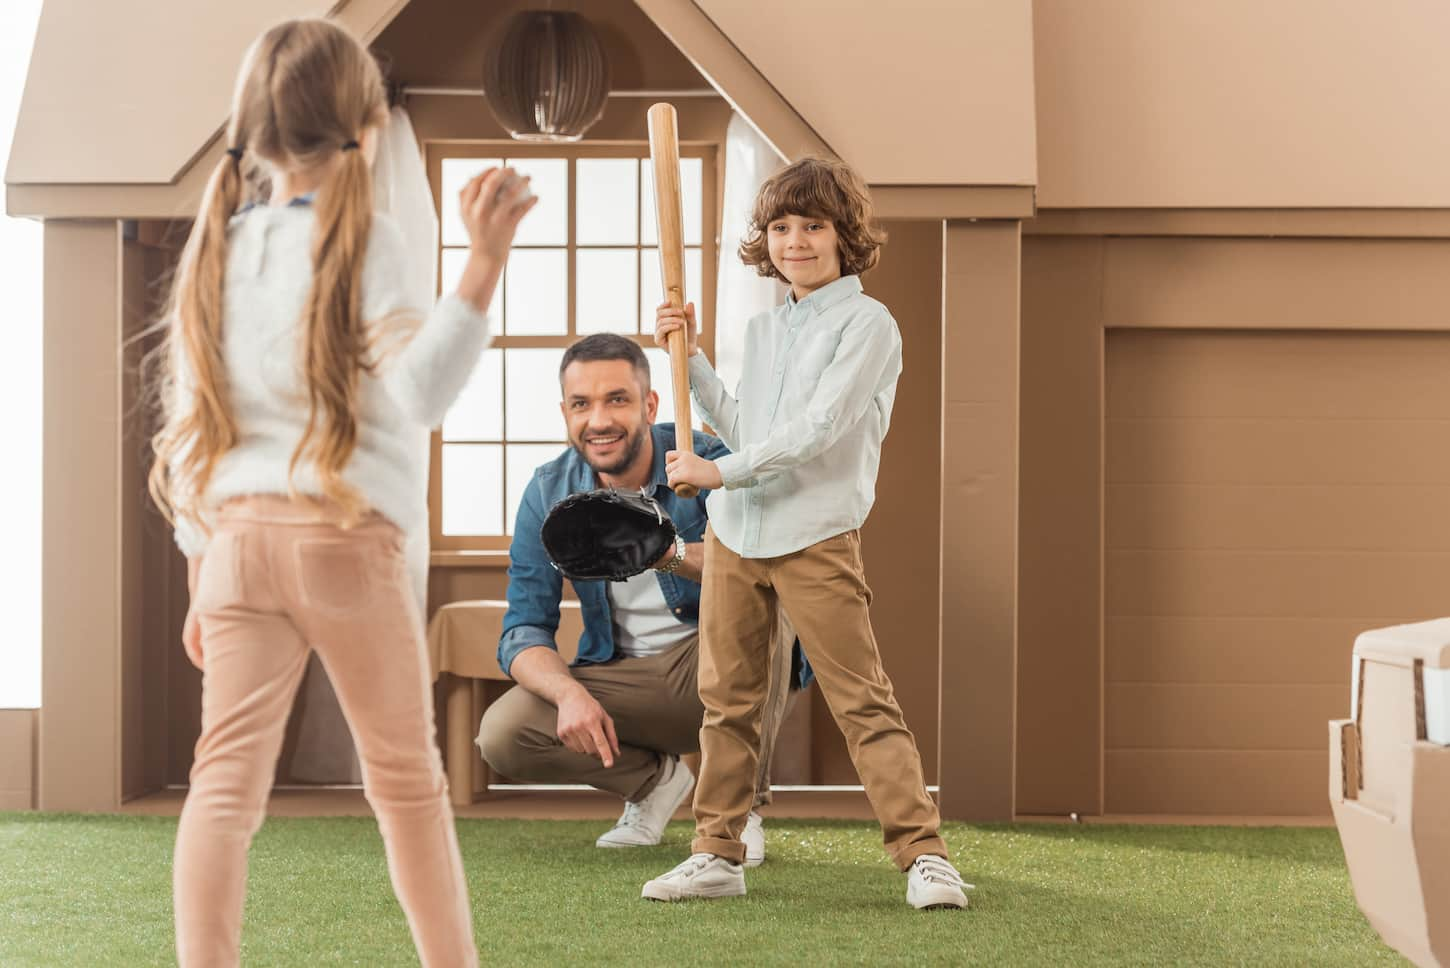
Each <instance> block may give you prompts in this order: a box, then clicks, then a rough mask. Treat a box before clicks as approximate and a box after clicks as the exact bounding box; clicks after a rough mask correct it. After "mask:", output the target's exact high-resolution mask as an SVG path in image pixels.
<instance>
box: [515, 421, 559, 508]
mask: <svg viewBox="0 0 1450 968" xmlns="http://www.w3.org/2000/svg"><path fill="white" fill-rule="evenodd" d="M563 426H564V424H563V422H562V420H561V421H560V423H559V427H560V431H561V432H562V429H563ZM567 446H568V445H567V444H564V443H558V444H509V446H508V508H507V512H506V514H507V516H506V517H505V518H504V522H505V523H506V524H507V525H508V533H509V534H513V533H514V521H515V520H517V519H518V515H519V501H520V499H522V498H523V495H524V488H525V487H526V486H527V485H528V483H529V478H531V477H533V476H534V469H535V468H537V467H538V466H539V465H540V464H546V463H548V462H549V461H551V460H553V459H554V458H555V457H558V456H559V455H560V454H561V453H563V452H564V448H566V447H567Z"/></svg>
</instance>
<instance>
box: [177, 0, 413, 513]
mask: <svg viewBox="0 0 1450 968" xmlns="http://www.w3.org/2000/svg"><path fill="white" fill-rule="evenodd" d="M386 118H387V93H386V90H385V88H384V85H383V80H382V75H381V72H380V71H379V70H378V66H377V63H376V62H375V61H374V59H373V57H372V55H371V54H369V53H368V50H367V49H366V48H365V47H364V46H363V45H362V44H361V43H359V42H358V41H357V40H356V39H355V38H354V37H353V36H352V35H351V34H349V33H348V32H347V31H346V30H344V29H342V28H341V27H339V26H337V25H336V24H333V23H330V22H328V21H326V20H315V19H305V20H289V21H286V22H285V23H281V24H278V25H277V26H275V27H273V28H272V29H270V30H268V31H267V32H266V33H264V34H263V35H262V36H261V37H259V38H258V39H257V40H256V41H255V42H254V43H253V44H252V46H251V48H250V49H249V50H248V52H247V55H246V58H245V60H244V61H243V63H242V69H241V73H240V74H239V76H238V78H237V86H236V91H235V94H234V95H233V99H232V115H231V120H230V122H229V123H228V125H227V131H226V139H227V141H226V143H227V146H228V152H227V154H225V155H223V156H222V160H221V161H220V162H219V163H218V164H217V167H216V169H215V170H214V171H213V172H212V175H211V179H210V180H209V181H208V182H207V186H206V191H205V193H204V194H203V196H202V202H201V210H200V212H199V213H198V214H197V217H196V221H195V222H194V223H193V225H192V229H191V233H190V235H189V236H188V237H187V240H186V245H185V247H184V248H183V250H182V253H181V259H180V262H179V263H178V265H177V268H176V274H175V277H174V281H173V284H172V290H171V296H170V299H169V301H168V305H167V310H166V314H165V317H164V323H163V325H164V328H165V330H166V343H165V344H164V346H163V348H162V350H161V361H162V362H161V368H160V369H161V373H160V378H161V380H162V386H161V395H160V399H161V410H162V425H161V429H160V430H159V431H158V432H157V433H156V434H155V436H154V437H153V438H152V449H153V451H154V453H155V462H154V463H153V464H152V467H151V473H150V477H149V480H148V485H149V487H150V490H151V495H152V498H153V499H154V500H155V501H156V504H157V506H158V507H159V508H160V509H161V511H162V513H163V514H164V515H166V517H167V519H168V520H171V521H173V522H174V521H175V519H176V518H177V517H183V518H187V519H190V520H192V521H194V522H196V523H197V524H198V525H201V526H202V527H203V528H204V527H205V524H204V522H203V521H202V519H201V509H200V506H199V505H200V501H201V499H202V497H203V495H204V494H205V493H206V489H207V485H208V483H209V482H210V480H211V476H212V473H213V471H214V470H215V468H216V463H217V460H218V459H219V458H220V457H221V456H222V455H223V454H225V453H226V452H227V451H228V450H230V449H231V448H232V447H234V446H235V445H236V443H237V423H236V419H235V417H234V415H233V413H232V409H231V405H230V400H229V393H228V387H227V376H226V364H225V361H224V359H223V356H222V346H223V333H222V305H223V283H224V281H225V279H224V277H225V274H226V264H227V222H228V220H229V219H230V218H231V217H232V215H233V214H234V213H236V211H237V209H238V208H239V207H240V206H241V204H242V202H243V201H244V193H245V190H246V185H247V183H248V180H249V178H255V176H257V175H258V174H265V173H266V171H268V170H270V169H275V168H286V169H289V170H309V169H316V168H318V167H320V166H330V169H329V174H328V177H327V178H326V180H325V182H324V184H323V185H322V187H321V189H320V190H319V192H318V197H317V200H316V206H315V208H316V216H317V229H316V236H315V238H314V239H313V243H312V269H313V277H312V288H311V290H310V292H309V293H308V296H307V302H306V306H305V309H304V310H303V316H302V320H301V324H302V333H301V340H302V344H301V347H300V356H301V359H302V361H303V371H304V375H305V379H306V386H307V395H308V401H309V409H308V418H307V429H306V430H305V431H304V433H303V435H302V439H301V441H300V442H299V443H298V445H297V449H296V450H295V451H294V452H293V454H292V460H291V464H290V465H289V468H288V475H289V480H290V479H291V477H292V475H293V474H295V472H296V469H297V466H298V465H299V464H300V463H302V462H303V461H311V462H312V463H313V464H314V465H315V467H316V470H317V474H318V479H319V482H320V484H321V486H322V491H323V496H324V497H325V498H327V499H329V500H331V501H333V502H335V503H336V504H337V505H338V506H339V507H340V509H341V510H342V512H343V523H345V524H347V523H351V522H353V521H355V520H356V519H357V517H358V516H359V515H360V514H361V512H362V511H363V510H364V509H365V502H364V500H363V498H362V497H361V495H360V494H359V493H358V492H357V491H356V489H355V488H352V487H351V486H349V485H348V484H346V483H345V482H344V481H343V480H342V477H341V471H342V469H343V467H344V466H345V465H346V464H347V462H348V460H349V459H350V458H351V456H352V452H353V449H354V448H355V447H356V445H357V435H358V388H359V379H360V375H361V373H362V372H364V371H367V370H370V369H371V363H370V362H369V359H368V339H367V335H366V333H365V332H364V320H363V319H362V269H363V259H364V257H365V256H366V254H367V244H368V234H369V230H370V229H371V227H372V218H373V197H372V177H371V173H370V171H369V168H368V163H367V159H366V158H365V157H364V156H363V152H362V151H360V150H357V149H358V141H359V139H361V138H362V136H363V132H364V131H365V130H366V129H368V128H370V127H374V126H377V125H380V124H382V123H383V122H384V121H385V120H386ZM339 154H340V155H341V157H340V158H339V157H338V155H339ZM294 496H295V494H294Z"/></svg>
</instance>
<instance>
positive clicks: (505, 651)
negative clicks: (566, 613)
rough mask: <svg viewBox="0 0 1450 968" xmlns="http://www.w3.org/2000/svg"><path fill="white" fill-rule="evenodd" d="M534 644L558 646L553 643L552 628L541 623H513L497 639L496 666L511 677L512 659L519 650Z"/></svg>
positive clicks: (516, 656) (556, 649)
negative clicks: (512, 625) (511, 626)
mask: <svg viewBox="0 0 1450 968" xmlns="http://www.w3.org/2000/svg"><path fill="white" fill-rule="evenodd" d="M535 646H543V647H544V648H547V649H553V650H554V651H555V652H557V651H559V647H558V646H557V645H555V644H554V632H553V630H552V629H548V628H545V627H544V626H542V625H515V626H514V627H513V628H511V629H509V630H508V631H507V632H505V633H504V634H503V638H501V639H499V643H498V667H499V668H500V669H502V670H503V674H504V675H506V676H508V677H509V678H511V679H512V678H513V676H512V674H511V673H510V672H509V669H510V668H511V667H512V666H513V664H514V659H517V658H518V656H519V653H520V652H523V651H524V650H526V649H532V648H534V647H535Z"/></svg>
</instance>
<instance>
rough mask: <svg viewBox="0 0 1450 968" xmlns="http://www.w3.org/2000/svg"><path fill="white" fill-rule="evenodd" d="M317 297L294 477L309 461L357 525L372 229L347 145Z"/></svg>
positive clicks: (356, 153)
mask: <svg viewBox="0 0 1450 968" xmlns="http://www.w3.org/2000/svg"><path fill="white" fill-rule="evenodd" d="M316 205H317V209H316V211H317V234H316V236H315V237H314V239H313V243H312V290H311V292H310V293H308V296H307V303H306V308H305V309H304V310H303V317H302V318H303V330H304V331H303V336H302V340H303V342H302V346H303V351H304V357H303V372H304V373H305V375H306V383H307V389H308V395H309V409H308V414H307V429H306V431H304V433H303V435H302V439H301V441H299V442H298V445H297V449H296V450H295V451H293V453H292V462H291V465H290V468H289V476H290V475H291V474H292V473H295V471H296V469H297V466H298V464H300V463H302V462H303V461H305V460H310V461H311V462H312V463H313V464H314V465H315V466H316V468H317V474H318V480H319V483H320V484H321V486H322V493H323V495H324V496H325V497H326V498H328V499H329V500H331V501H333V502H335V503H336V504H337V505H338V506H339V507H340V508H341V509H342V511H343V523H344V525H347V524H352V523H355V522H356V521H357V518H358V517H359V516H360V514H361V512H362V510H363V509H364V508H365V506H366V503H365V501H364V500H363V498H362V497H361V495H360V494H359V493H358V492H357V490H356V489H355V488H353V487H351V486H350V485H348V484H346V483H345V482H344V481H343V480H342V469H343V468H344V467H345V466H346V465H347V462H348V460H349V459H350V458H351V457H352V453H353V450H354V449H355V448H356V446H357V434H358V385H359V379H360V375H361V373H362V372H363V371H365V370H370V369H371V364H370V363H369V361H368V357H369V353H368V335H367V333H366V331H365V326H364V320H363V313H362V273H363V264H364V260H365V259H366V257H367V245H368V236H369V234H370V233H371V231H372V223H373V183H372V174H371V172H370V171H369V170H368V164H367V159H366V158H364V157H363V153H362V152H361V151H360V150H358V144H357V142H356V141H349V142H348V143H347V144H346V145H345V146H344V147H343V150H342V157H341V158H340V159H339V160H338V163H337V164H336V166H335V167H334V168H333V171H332V174H331V177H330V179H329V181H328V183H327V184H326V185H324V186H323V189H322V191H321V192H320V193H319V195H318V199H317V203H316Z"/></svg>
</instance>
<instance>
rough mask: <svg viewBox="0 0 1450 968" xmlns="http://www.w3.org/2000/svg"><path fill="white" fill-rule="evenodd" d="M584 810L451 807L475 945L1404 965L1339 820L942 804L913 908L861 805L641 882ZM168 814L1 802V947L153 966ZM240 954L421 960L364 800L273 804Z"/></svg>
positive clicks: (652, 866)
mask: <svg viewBox="0 0 1450 968" xmlns="http://www.w3.org/2000/svg"><path fill="white" fill-rule="evenodd" d="M605 826H607V824H601V823H599V822H587V823H586V822H556V821H533V822H525V821H502V820H462V821H460V822H459V824H458V827H459V839H460V842H461V844H462V848H463V856H464V863H465V865H466V867H467V870H468V881H469V888H470V892H471V895H472V899H473V911H474V930H475V934H476V936H477V938H478V942H479V948H480V951H481V952H482V954H483V959H484V961H485V963H489V962H492V963H494V964H504V965H534V964H538V965H551V966H553V965H594V964H620V965H663V964H702V965H765V964H791V965H842V964H867V965H885V964H903V965H904V964H912V965H921V964H980V965H1034V966H1035V965H1068V964H1070V965H1256V966H1257V965H1354V966H1363V965H1373V964H1406V962H1404V961H1403V960H1402V959H1400V958H1399V956H1397V955H1396V954H1395V953H1394V952H1393V951H1391V950H1390V949H1389V948H1387V947H1385V946H1384V945H1383V944H1382V943H1381V942H1380V941H1379V940H1378V938H1377V937H1376V936H1375V933H1374V931H1373V930H1372V929H1371V928H1370V927H1369V924H1368V923H1367V922H1366V921H1365V919H1364V918H1363V916H1362V915H1361V914H1360V913H1359V911H1358V909H1357V908H1356V907H1355V903H1354V899H1353V897H1352V895H1351V892H1350V885H1349V879H1348V876H1347V874H1346V872H1345V867H1344V856H1343V853H1342V852H1341V850H1340V846H1339V840H1338V836H1337V835H1336V833H1335V831H1334V830H1333V829H1324V828H1320V829H1303V828H1272V829H1254V828H1228V827H1160V826H1145V827H1121V826H1094V825H1088V826H1053V825H1000V826H998V825H988V826H969V825H965V824H947V825H946V829H945V830H944V833H945V835H946V837H947V839H948V842H949V844H950V845H951V847H952V850H953V853H954V856H955V859H956V860H957V863H958V865H959V866H960V867H961V868H962V872H963V874H964V875H965V877H966V879H967V880H968V881H971V882H973V883H975V884H976V885H977V890H976V891H975V892H974V893H973V894H972V895H971V908H970V909H969V910H967V911H961V912H951V911H934V912H918V911H913V910H912V909H910V908H909V907H907V905H906V902H905V890H906V883H905V879H904V878H903V876H902V875H900V874H899V873H897V872H896V871H895V869H894V868H893V867H892V866H891V865H890V864H889V863H888V862H887V860H886V858H885V855H884V853H883V852H882V850H881V847H880V841H879V836H880V835H879V832H878V830H877V828H876V827H875V826H873V825H871V824H866V823H855V822H840V821H810V820H782V821H771V820H768V821H767V824H766V829H767V832H768V835H769V841H768V843H769V858H770V859H769V860H768V861H767V862H766V864H765V865H764V866H763V867H760V868H758V869H756V870H753V871H749V872H747V875H746V877H747V883H748V885H749V891H750V893H749V895H748V896H746V897H744V898H737V899H731V900H723V901H712V902H700V901H695V902H688V903H683V904H670V905H666V904H657V903H653V902H648V901H642V900H640V897H639V890H640V886H641V885H642V884H643V883H644V882H645V881H646V880H648V879H649V878H651V877H653V876H655V875H657V874H660V873H663V872H664V871H665V870H667V869H668V868H670V867H672V866H673V865H674V864H676V863H677V862H679V861H680V860H683V859H684V858H685V856H686V855H687V853H688V849H689V835H690V832H691V831H690V828H689V827H688V826H687V825H686V824H682V823H676V824H673V825H671V827H670V829H669V830H668V832H667V833H666V835H665V842H664V844H663V845H661V846H660V847H654V848H645V849H639V850H598V849H596V848H595V847H594V846H593V843H594V838H595V837H596V836H597V835H598V834H599V833H600V831H601V830H602V829H603V828H604V827H605ZM175 834H176V821H175V819H173V818H155V817H118V816H74V815H57V814H27V813H20V814H0V965H4V966H6V968H20V966H32V965H35V966H53V965H54V966H69V965H78V966H80V965H83V966H95V965H123V966H127V968H130V966H142V965H168V964H174V963H175V960H174V959H175V956H174V954H173V947H172V941H173V936H172V923H171V850H172V842H173V839H174V837H175ZM242 945H243V949H242V956H243V962H244V963H245V964H248V965H268V966H271V965H309V966H310V965H367V966H388V965H416V964H417V959H416V956H415V955H414V953H413V948H412V944H411V941H410V939H409V936H408V931H407V926H406V924H405V923H404V920H403V915H402V912H401V910H400V909H399V907H398V905H397V903H396V901H394V899H393V896H392V891H391V889H390V887H389V883H388V874H387V868H386V865H385V862H384V859H383V852H382V844H381V841H380V839H379V837H378V835H377V830H376V827H375V825H374V824H373V822H372V821H371V820H368V819H354V818H327V819H274V820H269V821H268V822H267V823H266V825H265V826H264V827H263V828H262V831H261V832H260V833H259V834H258V836H257V839H256V842H255V844H254V846H253V849H252V860H251V882H250V890H249V894H248V898H247V912H246V919H245V928H244V931H243V940H242Z"/></svg>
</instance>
